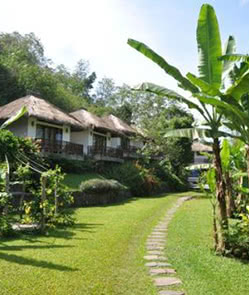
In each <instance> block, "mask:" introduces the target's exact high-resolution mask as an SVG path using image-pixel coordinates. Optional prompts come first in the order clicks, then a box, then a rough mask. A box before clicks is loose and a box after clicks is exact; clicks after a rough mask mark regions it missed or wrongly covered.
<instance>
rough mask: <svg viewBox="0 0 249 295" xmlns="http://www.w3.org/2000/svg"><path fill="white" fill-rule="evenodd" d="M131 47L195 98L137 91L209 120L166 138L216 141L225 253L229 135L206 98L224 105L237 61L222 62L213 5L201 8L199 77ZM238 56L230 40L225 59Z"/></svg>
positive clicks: (151, 88)
mask: <svg viewBox="0 0 249 295" xmlns="http://www.w3.org/2000/svg"><path fill="white" fill-rule="evenodd" d="M128 44H129V45H130V46H131V47H133V48H134V49H136V50H138V51H139V52H140V53H142V54H143V55H145V56H146V57H148V58H149V59H151V60H152V61H153V62H155V63H156V64H157V65H158V66H160V67H161V68H162V69H163V70H164V71H165V72H166V73H167V74H168V75H170V76H172V77H173V78H175V79H176V80H177V81H178V83H179V84H178V85H179V87H181V88H183V89H184V90H186V91H188V92H190V93H191V96H192V97H191V98H189V99H187V98H185V97H184V96H182V95H180V94H178V93H177V92H175V91H173V90H170V89H167V88H165V87H161V86H158V85H155V84H152V83H142V84H141V85H140V86H139V87H138V88H137V89H138V90H141V91H148V92H151V93H155V94H157V95H161V96H166V97H168V98H172V99H175V100H178V101H180V102H182V103H185V104H186V105H187V106H188V107H189V108H191V109H195V110H197V111H198V112H199V113H200V115H201V116H202V117H203V119H204V120H205V124H204V126H198V128H194V129H184V130H183V129H182V130H179V131H176V130H170V131H169V132H167V134H166V135H165V136H168V137H169V136H181V137H183V136H184V137H192V138H193V137H194V136H196V135H198V137H202V136H203V135H205V136H208V137H210V138H211V139H212V140H213V144H212V147H213V152H214V167H215V173H216V198H217V202H218V211H219V214H218V215H219V223H218V224H219V241H218V242H217V243H216V246H215V248H216V250H217V252H221V253H222V252H224V250H225V235H224V232H225V230H226V229H227V228H228V220H227V213H226V198H225V195H226V194H225V182H224V179H223V173H222V165H221V158H220V142H219V138H220V136H226V135H227V133H226V132H223V131H221V130H220V127H221V126H222V116H223V115H222V113H219V112H217V109H216V107H212V108H211V110H210V107H208V103H207V102H206V101H205V99H206V98H215V99H216V100H217V101H222V98H223V97H224V96H226V92H227V91H228V90H229V89H228V90H227V89H226V87H225V84H226V83H225V77H226V75H227V74H228V73H229V72H230V71H231V69H232V67H233V65H234V61H232V60H226V61H222V60H220V59H218V58H219V57H220V56H222V45H221V38H220V32H219V25H218V21H217V18H216V14H215V11H214V9H213V7H212V6H210V5H209V4H204V5H203V6H202V7H201V10H200V14H199V19H198V25H197V45H198V54H199V65H198V71H199V77H197V76H195V75H194V74H191V73H188V74H187V75H186V77H185V76H183V75H182V74H181V72H180V71H179V70H178V69H177V68H176V67H174V66H172V65H170V64H169V63H168V62H167V61H166V60H165V59H164V58H163V57H161V56H160V55H158V54H157V53H156V52H154V51H153V50H152V49H151V48H149V47H148V46H146V45H145V44H143V43H141V42H139V41H136V40H133V39H128ZM234 53H235V40H234V38H233V37H232V36H230V37H229V38H228V41H227V43H226V46H225V48H224V52H223V54H224V55H230V54H234ZM248 85H249V84H248ZM194 100H195V101H194Z"/></svg>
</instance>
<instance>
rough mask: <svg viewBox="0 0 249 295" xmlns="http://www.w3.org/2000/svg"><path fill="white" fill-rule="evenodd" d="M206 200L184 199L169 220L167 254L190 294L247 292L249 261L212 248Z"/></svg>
mask: <svg viewBox="0 0 249 295" xmlns="http://www.w3.org/2000/svg"><path fill="white" fill-rule="evenodd" d="M212 248H213V239H212V219H211V205H210V201H209V200H208V199H196V200H192V201H188V202H186V203H185V204H184V205H183V206H182V207H181V208H180V209H179V210H178V211H177V213H176V215H175V217H174V219H173V220H172V222H171V223H170V227H169V238H168V243H167V247H166V253H167V255H168V257H169V260H170V261H171V262H172V264H173V265H174V267H175V268H176V269H177V273H178V276H179V277H180V278H181V279H182V281H183V283H184V285H183V289H184V290H185V291H187V294H189V295H202V294H205V295H207V294H208V295H223V294H226V295H240V294H249V264H246V263H242V262H240V261H239V260H235V259H231V258H224V257H219V256H216V255H215V254H214V252H213V250H212Z"/></svg>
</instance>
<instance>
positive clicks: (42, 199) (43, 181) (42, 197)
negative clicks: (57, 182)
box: [41, 176, 47, 232]
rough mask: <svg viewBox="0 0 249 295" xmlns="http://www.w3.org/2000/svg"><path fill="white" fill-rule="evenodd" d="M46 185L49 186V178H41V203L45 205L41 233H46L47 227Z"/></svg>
mask: <svg viewBox="0 0 249 295" xmlns="http://www.w3.org/2000/svg"><path fill="white" fill-rule="evenodd" d="M46 184H47V177H45V176H42V177H41V189H42V195H41V202H42V205H43V209H42V219H41V231H42V232H44V231H45V226H46V208H45V206H44V202H45V201H46Z"/></svg>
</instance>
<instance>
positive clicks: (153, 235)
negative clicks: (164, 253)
mask: <svg viewBox="0 0 249 295" xmlns="http://www.w3.org/2000/svg"><path fill="white" fill-rule="evenodd" d="M165 237H166V235H158V234H153V233H152V234H151V235H149V236H148V238H150V239H154V238H159V239H160V238H161V239H163V238H165Z"/></svg>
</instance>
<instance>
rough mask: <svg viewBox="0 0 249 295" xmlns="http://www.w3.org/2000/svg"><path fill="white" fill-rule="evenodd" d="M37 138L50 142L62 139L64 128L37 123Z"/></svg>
mask: <svg viewBox="0 0 249 295" xmlns="http://www.w3.org/2000/svg"><path fill="white" fill-rule="evenodd" d="M36 138H39V139H43V140H46V141H49V142H55V141H62V129H60V128H55V127H50V126H45V125H40V124H37V126H36Z"/></svg>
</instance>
